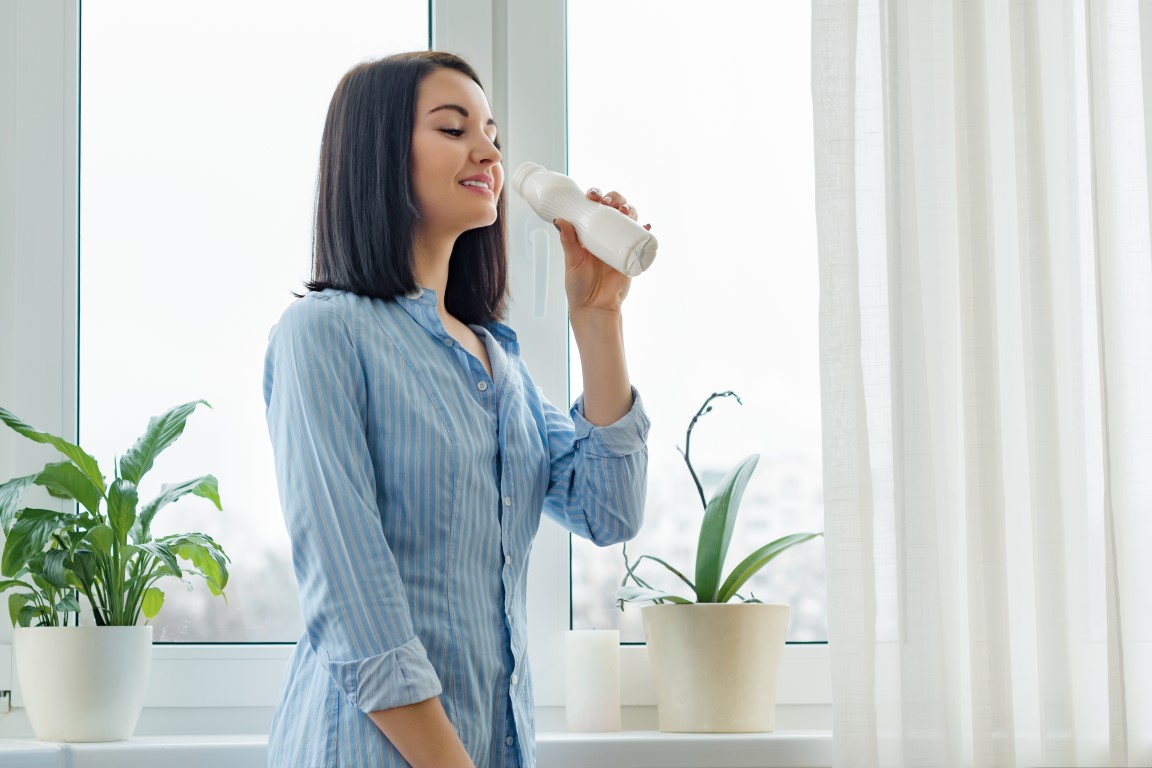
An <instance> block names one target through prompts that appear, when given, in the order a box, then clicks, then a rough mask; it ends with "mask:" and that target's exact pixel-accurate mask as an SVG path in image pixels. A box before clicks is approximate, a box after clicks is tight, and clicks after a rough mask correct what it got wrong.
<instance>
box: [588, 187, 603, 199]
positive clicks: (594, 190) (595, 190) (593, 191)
mask: <svg viewBox="0 0 1152 768" xmlns="http://www.w3.org/2000/svg"><path fill="white" fill-rule="evenodd" d="M588 194H590V195H596V197H600V195H602V194H604V193H603V192H601V191H600V188H599V187H592V189H590V190H588Z"/></svg>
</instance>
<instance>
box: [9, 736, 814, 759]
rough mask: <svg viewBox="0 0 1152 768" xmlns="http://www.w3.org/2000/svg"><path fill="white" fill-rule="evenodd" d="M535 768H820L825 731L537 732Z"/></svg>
mask: <svg viewBox="0 0 1152 768" xmlns="http://www.w3.org/2000/svg"><path fill="white" fill-rule="evenodd" d="M537 764H538V765H539V768H577V767H579V768H587V766H590V765H595V766H597V768H701V767H703V766H707V767H708V768H777V767H779V768H784V767H787V768H824V767H825V766H830V765H831V764H832V735H831V734H830V733H828V732H827V731H778V732H776V733H762V734H761V733H757V734H694V733H660V732H659V731H622V732H620V733H542V734H540V735H539V736H538V737H537ZM0 765H4V766H12V768H64V767H65V766H67V767H68V768H158V767H159V766H163V767H164V768H200V767H201V766H205V765H211V766H213V767H214V768H264V766H266V765H267V736H263V735H232V736H203V735H201V736H138V737H134V738H132V739H131V740H130V741H121V742H112V743H108V744H50V743H43V742H37V741H24V740H0Z"/></svg>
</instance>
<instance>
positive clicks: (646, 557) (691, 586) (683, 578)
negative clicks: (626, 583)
mask: <svg viewBox="0 0 1152 768" xmlns="http://www.w3.org/2000/svg"><path fill="white" fill-rule="evenodd" d="M641 560H653V561H655V562H657V563H660V565H662V566H664V567H665V568H667V569H668V570H670V571H671V572H672V573H673V574H675V575H676V576H678V577H679V578H680V581H682V582H684V583H685V584H687V585H688V589H690V590H692V591H693V592H695V591H696V585H695V584H693V583H692V582H690V581H688V577H687V576H685V575H684V574H682V573H680V571H678V570H677V569H675V568H673V567H672V566H671V565H669V564H668V563H666V562H664V561H663V560H661V559H660V558H658V557H653V556H652V555H640V557H638V558H636V565H640V561H641ZM636 565H634V566H632V568H633V569H635V568H636Z"/></svg>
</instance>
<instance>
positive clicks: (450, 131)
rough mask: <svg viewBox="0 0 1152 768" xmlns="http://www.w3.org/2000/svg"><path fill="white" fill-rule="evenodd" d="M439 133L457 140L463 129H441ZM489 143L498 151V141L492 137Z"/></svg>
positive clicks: (462, 133)
mask: <svg viewBox="0 0 1152 768" xmlns="http://www.w3.org/2000/svg"><path fill="white" fill-rule="evenodd" d="M440 131H441V132H442V133H446V134H448V135H449V136H451V137H453V138H455V139H458V138H460V137H461V136H463V135H464V129H463V128H441V129H440ZM491 141H492V146H494V147H496V149H500V139H498V138H497V137H495V136H493V137H492V139H491Z"/></svg>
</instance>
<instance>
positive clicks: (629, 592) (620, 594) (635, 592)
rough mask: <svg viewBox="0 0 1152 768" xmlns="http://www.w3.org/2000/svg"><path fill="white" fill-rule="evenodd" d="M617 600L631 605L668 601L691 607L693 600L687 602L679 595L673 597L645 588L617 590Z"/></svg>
mask: <svg viewBox="0 0 1152 768" xmlns="http://www.w3.org/2000/svg"><path fill="white" fill-rule="evenodd" d="M616 599H617V600H624V601H625V602H629V603H650V602H653V601H654V600H667V601H668V602H670V603H678V604H680V605H691V604H692V601H691V600H686V599H685V598H683V597H680V596H679V595H672V594H669V593H667V592H664V591H663V590H660V589H645V588H644V587H634V586H627V587H620V588H619V589H618V590H616Z"/></svg>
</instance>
